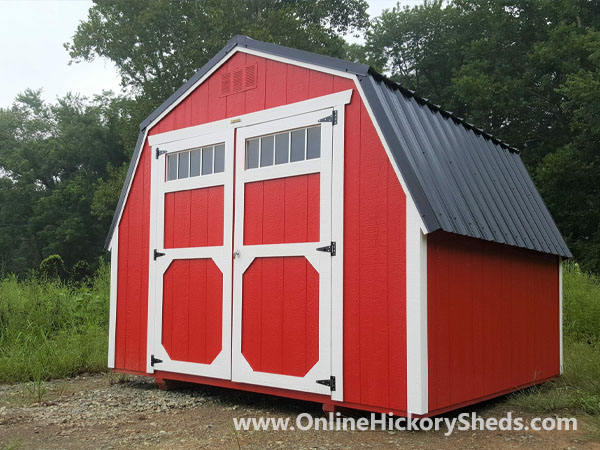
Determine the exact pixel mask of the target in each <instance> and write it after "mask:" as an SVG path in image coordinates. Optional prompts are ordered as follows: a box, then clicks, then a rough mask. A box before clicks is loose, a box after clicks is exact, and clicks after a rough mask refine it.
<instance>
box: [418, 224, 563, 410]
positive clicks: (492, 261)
mask: <svg viewBox="0 0 600 450" xmlns="http://www.w3.org/2000/svg"><path fill="white" fill-rule="evenodd" d="M427 267H428V273H427V279H428V282H427V310H428V312H427V322H428V324H427V325H428V351H429V356H428V360H429V411H430V412H432V411H436V410H439V409H442V408H447V407H449V406H452V405H457V404H459V403H463V402H472V401H473V400H475V399H478V398H482V397H485V396H490V395H491V394H495V393H499V392H502V391H505V390H507V389H514V388H516V387H518V386H523V385H527V384H532V383H535V382H536V381H541V380H545V379H547V378H549V377H553V376H556V375H558V374H559V364H560V363H559V324H558V317H559V311H558V308H559V302H558V295H559V291H558V290H559V286H558V260H557V258H556V257H555V256H550V255H544V254H541V253H537V252H533V251H528V250H524V249H519V248H515V247H509V246H505V245H501V244H495V243H490V242H486V241H481V240H477V239H472V238H466V237H462V236H457V235H452V234H448V233H443V232H437V233H433V234H431V235H429V236H428V238H427Z"/></svg>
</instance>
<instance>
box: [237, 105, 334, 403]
mask: <svg viewBox="0 0 600 450" xmlns="http://www.w3.org/2000/svg"><path fill="white" fill-rule="evenodd" d="M332 110H333V109H332V108H328V109H323V110H319V111H313V112H309V113H306V114H302V115H299V116H295V117H293V118H284V119H278V120H277V119H276V120H273V121H271V122H268V123H262V124H259V125H255V126H252V127H245V128H241V129H239V130H238V133H237V136H236V176H235V179H236V193H235V220H236V227H235V232H234V248H235V249H236V250H235V251H236V259H235V260H234V269H233V273H234V278H233V286H234V291H233V322H232V381H236V382H242V383H249V384H260V385H263V386H270V387H279V388H283V389H292V390H300V391H305V392H313V393H317V394H325V395H331V394H332V392H331V390H330V388H329V387H328V386H324V385H321V384H318V383H316V380H318V379H328V378H329V377H330V375H332V367H333V365H332V350H333V349H332V345H331V344H332V336H331V333H332V317H331V312H332V290H331V274H332V265H333V260H334V259H335V258H332V257H331V255H330V254H329V253H323V252H319V251H317V247H321V246H324V245H329V244H330V242H331V240H332V235H331V232H332V203H333V202H332V197H331V193H332V185H331V182H332V181H331V177H332V163H333V160H332V158H333V127H334V126H333V125H332V123H331V122H322V123H320V125H321V156H320V158H318V159H314V160H308V161H302V162H293V163H288V164H284V165H281V166H269V167H265V168H254V169H247V170H246V169H245V157H246V145H245V144H246V140H247V139H249V138H253V137H256V136H261V135H267V134H273V133H278V132H281V131H287V130H290V129H295V128H304V127H307V126H312V125H316V124H319V119H321V118H323V117H325V116H327V115H329V114H331V112H332ZM311 173H320V196H319V201H320V205H319V211H320V212H319V214H320V215H319V217H320V225H319V241H318V242H302V243H283V244H252V245H244V222H245V221H244V219H245V211H244V207H245V184H247V183H252V182H255V181H263V180H265V179H275V178H284V177H285V178H287V177H292V176H297V175H307V174H311ZM276 256H285V257H293V256H302V257H305V258H306V259H307V260H308V261H309V263H310V264H311V265H312V266H313V268H314V269H315V270H316V271H317V273H318V274H319V359H318V361H317V363H316V364H315V365H314V366H313V367H312V368H311V369H310V370H309V371H308V373H307V374H306V375H304V376H302V377H296V376H290V375H283V374H276V373H268V372H259V371H255V370H254V369H253V368H252V367H251V366H250V364H249V363H248V361H247V360H246V359H245V357H244V355H243V353H242V336H243V333H242V321H243V320H242V309H243V291H242V289H243V279H244V278H243V277H244V273H245V272H246V271H247V269H248V268H249V267H250V265H251V264H252V262H253V261H254V260H255V259H256V258H262V257H276ZM340 297H341V296H340ZM340 300H341V298H340ZM340 319H341V318H340ZM337 350H338V351H336V353H338V352H339V353H341V351H342V349H341V348H340V349H337ZM341 376H342V374H341V373H340V374H338V375H337V377H341Z"/></svg>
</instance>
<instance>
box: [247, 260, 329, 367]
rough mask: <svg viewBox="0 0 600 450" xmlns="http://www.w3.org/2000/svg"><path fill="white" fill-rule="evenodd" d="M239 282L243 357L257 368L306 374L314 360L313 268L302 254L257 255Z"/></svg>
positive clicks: (316, 353) (316, 293) (315, 281)
mask: <svg viewBox="0 0 600 450" xmlns="http://www.w3.org/2000/svg"><path fill="white" fill-rule="evenodd" d="M243 283H244V285H243V289H242V291H243V297H244V298H243V301H242V302H243V304H244V307H243V309H242V354H243V355H244V357H245V358H246V361H248V363H249V364H250V365H251V366H252V368H253V369H255V370H259V371H261V372H270V373H279V374H285V375H292V376H304V375H306V373H307V372H308V371H309V370H310V369H311V367H312V366H314V365H315V364H316V363H317V361H318V360H319V274H318V273H317V272H316V271H315V269H314V268H313V267H312V265H311V264H310V263H309V262H308V261H307V260H306V259H305V258H303V257H297V256H291V257H283V258H257V259H255V260H254V262H253V263H252V264H251V265H250V267H249V268H248V270H247V271H246V273H245V274H244V281H243Z"/></svg>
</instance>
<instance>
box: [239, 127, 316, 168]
mask: <svg viewBox="0 0 600 450" xmlns="http://www.w3.org/2000/svg"><path fill="white" fill-rule="evenodd" d="M320 157H321V126H320V125H316V126H314V125H313V126H311V127H306V128H300V129H297V130H290V131H286V132H283V133H276V134H269V135H266V136H261V137H257V138H252V139H249V140H247V141H246V169H256V168H258V167H267V166H272V165H273V164H275V165H280V164H287V163H292V162H297V161H306V160H308V159H316V158H320Z"/></svg>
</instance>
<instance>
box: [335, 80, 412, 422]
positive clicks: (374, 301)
mask: <svg viewBox="0 0 600 450" xmlns="http://www.w3.org/2000/svg"><path fill="white" fill-rule="evenodd" d="M335 83H336V85H339V84H342V83H343V81H342V80H337V79H336V80H335ZM345 120H346V130H345V142H346V152H345V173H344V180H345V184H344V189H345V194H344V382H345V388H344V400H345V401H347V402H351V403H360V404H366V405H371V406H385V407H390V408H394V409H398V410H405V409H406V288H405V286H406V284H405V283H406V281H405V280H406V220H405V219H406V198H405V195H404V192H403V191H402V188H401V186H400V183H399V181H398V179H397V177H396V175H395V173H394V171H393V169H392V167H391V165H390V163H389V160H388V157H387V155H386V153H385V150H384V148H383V146H382V144H381V142H380V141H379V138H378V137H377V133H376V131H375V128H374V126H373V124H372V123H371V120H370V118H369V116H368V113H367V111H366V109H365V106H364V105H363V103H362V101H360V99H359V97H358V96H354V97H353V100H352V103H351V104H350V105H349V106H347V107H346V115H345Z"/></svg>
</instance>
